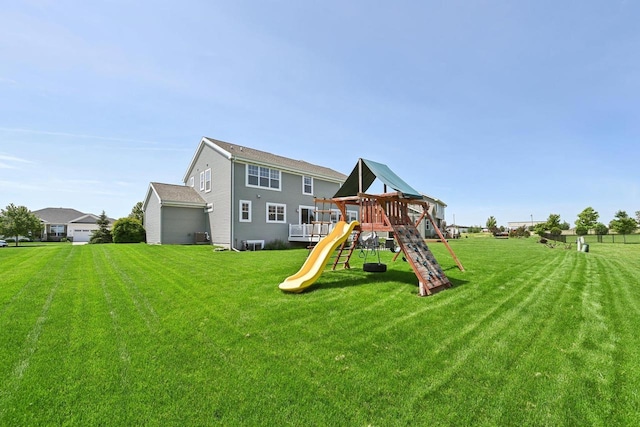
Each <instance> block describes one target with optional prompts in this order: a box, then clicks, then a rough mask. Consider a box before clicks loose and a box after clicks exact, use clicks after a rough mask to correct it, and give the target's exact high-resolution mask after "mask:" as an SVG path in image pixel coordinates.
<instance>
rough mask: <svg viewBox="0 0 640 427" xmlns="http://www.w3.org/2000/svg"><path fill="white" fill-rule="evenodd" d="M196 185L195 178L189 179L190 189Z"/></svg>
mask: <svg viewBox="0 0 640 427" xmlns="http://www.w3.org/2000/svg"><path fill="white" fill-rule="evenodd" d="M195 185H196V184H195V179H194V178H193V177H191V178H189V187H194V186H195Z"/></svg>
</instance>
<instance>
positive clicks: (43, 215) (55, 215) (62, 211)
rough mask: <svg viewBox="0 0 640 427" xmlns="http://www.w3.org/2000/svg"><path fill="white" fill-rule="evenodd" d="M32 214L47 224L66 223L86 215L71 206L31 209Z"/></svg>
mask: <svg viewBox="0 0 640 427" xmlns="http://www.w3.org/2000/svg"><path fill="white" fill-rule="evenodd" d="M33 214H34V215H35V216H37V217H38V218H40V219H41V220H42V221H44V222H47V223H49V224H67V223H69V222H71V221H73V220H74V219H78V218H80V217H83V216H85V215H86V214H85V213H84V212H80V211H78V210H75V209H71V208H44V209H40V210H37V211H33Z"/></svg>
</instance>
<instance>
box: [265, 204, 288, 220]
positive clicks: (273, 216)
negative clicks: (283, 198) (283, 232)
mask: <svg viewBox="0 0 640 427" xmlns="http://www.w3.org/2000/svg"><path fill="white" fill-rule="evenodd" d="M286 211H287V205H281V204H279V203H267V222H278V223H284V222H285V218H286Z"/></svg>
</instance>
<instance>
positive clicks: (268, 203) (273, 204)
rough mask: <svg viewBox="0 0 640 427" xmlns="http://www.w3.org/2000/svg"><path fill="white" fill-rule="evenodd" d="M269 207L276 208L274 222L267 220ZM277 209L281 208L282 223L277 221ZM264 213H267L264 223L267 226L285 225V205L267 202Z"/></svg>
mask: <svg viewBox="0 0 640 427" xmlns="http://www.w3.org/2000/svg"><path fill="white" fill-rule="evenodd" d="M271 206H275V207H276V219H275V220H270V219H269V207H271ZM278 207H282V208H283V215H282V216H283V218H282V221H278V219H277V208H278ZM266 213H267V216H266V221H267V223H269V224H286V223H287V205H285V204H284V203H270V202H267V204H266Z"/></svg>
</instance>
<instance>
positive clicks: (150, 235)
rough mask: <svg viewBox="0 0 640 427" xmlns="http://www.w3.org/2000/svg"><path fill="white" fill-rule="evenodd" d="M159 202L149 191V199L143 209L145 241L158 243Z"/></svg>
mask: <svg viewBox="0 0 640 427" xmlns="http://www.w3.org/2000/svg"><path fill="white" fill-rule="evenodd" d="M160 209H161V208H160V203H159V202H158V197H157V195H156V194H155V193H153V192H152V193H151V195H150V196H149V201H148V203H147V206H146V207H145V210H144V228H145V230H146V232H147V243H151V244H160V243H162V241H161V237H162V236H161V235H160V223H161V217H160V215H161V214H160V212H161V210H160Z"/></svg>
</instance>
